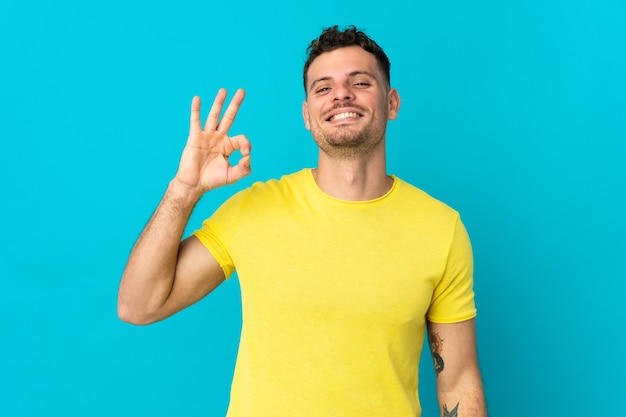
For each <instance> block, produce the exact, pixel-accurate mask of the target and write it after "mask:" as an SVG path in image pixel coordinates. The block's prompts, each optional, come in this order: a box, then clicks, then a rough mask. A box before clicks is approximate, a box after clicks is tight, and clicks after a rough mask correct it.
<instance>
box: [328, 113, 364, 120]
mask: <svg viewBox="0 0 626 417" xmlns="http://www.w3.org/2000/svg"><path fill="white" fill-rule="evenodd" d="M358 117H361V115H360V114H359V113H355V112H352V111H348V112H343V113H338V114H335V115H333V116H331V117H330V118H329V119H328V121H329V122H333V121H335V120H340V119H348V118H351V119H356V118H358Z"/></svg>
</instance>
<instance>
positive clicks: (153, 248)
mask: <svg viewBox="0 0 626 417" xmlns="http://www.w3.org/2000/svg"><path fill="white" fill-rule="evenodd" d="M199 198H200V195H199V194H198V193H197V192H194V191H192V190H190V189H189V188H188V187H186V186H185V185H184V184H181V183H180V182H178V181H177V180H176V179H174V180H172V181H171V182H170V184H169V186H168V188H167V191H166V192H165V195H164V196H163V199H162V200H161V202H160V204H159V206H158V207H157V209H156V210H155V212H154V214H153V215H152V217H151V219H150V221H149V222H148V224H147V225H146V227H145V229H144V230H143V232H142V233H141V235H140V236H139V239H138V240H137V242H136V243H135V246H134V248H133V249H132V251H131V254H130V256H129V259H128V263H127V265H126V268H125V270H124V273H123V275H122V280H121V283H120V288H119V294H118V314H119V316H120V318H121V319H122V320H124V321H128V322H132V323H136V324H143V323H148V322H150V321H152V320H151V319H150V316H151V314H152V313H153V312H155V311H157V310H158V309H159V307H161V306H162V305H163V304H164V303H165V301H166V300H167V297H168V295H169V294H170V292H171V290H172V286H173V283H174V279H175V274H176V263H177V259H178V250H179V247H180V241H181V238H182V235H183V232H184V229H185V226H186V224H187V222H188V220H189V217H190V216H191V212H192V211H193V208H194V206H195V204H196V203H197V201H198V200H199Z"/></svg>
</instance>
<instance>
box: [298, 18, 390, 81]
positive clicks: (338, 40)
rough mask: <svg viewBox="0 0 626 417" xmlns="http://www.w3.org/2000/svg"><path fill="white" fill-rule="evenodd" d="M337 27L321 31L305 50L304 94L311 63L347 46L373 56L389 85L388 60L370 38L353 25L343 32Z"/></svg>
mask: <svg viewBox="0 0 626 417" xmlns="http://www.w3.org/2000/svg"><path fill="white" fill-rule="evenodd" d="M338 28H339V26H337V25H335V26H331V27H329V28H326V29H324V30H323V31H322V34H321V35H320V36H319V38H317V39H314V40H313V41H311V44H310V45H309V47H308V48H307V50H306V53H307V55H308V56H307V60H306V62H305V63H304V72H303V77H302V78H303V80H304V92H305V93H306V92H307V91H306V88H307V86H306V83H307V71H308V70H309V67H310V66H311V63H312V62H313V61H314V60H315V59H316V58H317V57H318V56H320V55H322V54H323V53H324V52H331V51H334V50H335V49H339V48H345V47H347V46H360V47H361V48H363V49H364V50H366V51H367V52H369V53H371V54H372V55H374V57H375V58H376V62H377V63H378V67H379V68H380V70H381V72H382V73H383V75H384V76H385V78H386V81H387V84H388V85H390V82H391V80H390V67H391V64H390V62H389V58H387V55H386V54H385V51H383V48H381V47H380V46H379V45H378V44H377V43H376V42H375V41H374V40H373V39H372V38H370V37H369V36H367V35H366V34H365V32H363V31H361V30H359V29H357V28H356V27H355V26H354V25H350V26H348V27H347V28H346V29H345V30H343V31H341V30H339V29H338Z"/></svg>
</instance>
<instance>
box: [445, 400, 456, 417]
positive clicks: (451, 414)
mask: <svg viewBox="0 0 626 417" xmlns="http://www.w3.org/2000/svg"><path fill="white" fill-rule="evenodd" d="M458 413H459V403H456V406H455V407H454V408H453V409H452V411H448V407H447V406H446V405H445V404H444V405H443V417H457V416H458V415H459V414H458Z"/></svg>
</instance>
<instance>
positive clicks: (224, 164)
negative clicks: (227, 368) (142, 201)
mask: <svg viewBox="0 0 626 417" xmlns="http://www.w3.org/2000/svg"><path fill="white" fill-rule="evenodd" d="M243 97H244V92H243V90H239V91H237V93H236V94H235V96H234V97H233V99H232V101H231V103H230V105H229V106H228V108H227V109H226V111H225V112H224V115H223V117H222V119H221V120H219V115H220V112H221V110H222V107H223V105H224V101H225V99H226V91H225V90H220V91H219V92H218V95H217V97H216V98H215V101H214V102H213V106H212V107H211V110H210V112H209V116H208V118H207V121H206V124H205V127H204V128H202V126H201V122H200V100H199V98H197V97H196V98H194V100H193V102H192V107H191V122H190V129H189V139H188V141H187V145H186V146H185V149H184V151H183V155H182V157H181V161H180V165H179V168H178V172H177V173H176V176H175V178H174V179H173V180H172V181H171V182H170V184H169V186H168V188H167V191H166V192H165V195H164V197H163V199H162V200H161V203H160V204H159V206H158V207H157V209H156V211H155V212H154V214H153V216H152V218H151V219H150V221H149V222H148V224H147V226H146V227H145V229H144V230H143V232H142V233H141V235H140V237H139V239H138V240H137V242H136V243H135V246H134V247H133V250H132V251H131V254H130V256H129V259H128V263H127V265H126V268H125V270H124V273H123V275H122V280H121V282H120V287H119V293H118V314H119V317H120V318H121V319H122V320H124V321H127V322H130V323H134V324H149V323H153V322H155V321H159V320H162V319H164V318H166V317H169V316H170V315H172V314H174V313H176V312H177V311H179V310H181V309H183V308H185V307H187V306H189V305H191V304H193V303H195V302H196V301H198V300H200V299H201V298H202V297H204V296H205V295H207V294H208V293H209V292H211V291H212V290H213V289H215V288H216V287H217V286H218V285H219V284H220V283H221V282H222V281H223V280H224V273H223V271H222V269H221V267H220V265H219V264H218V263H217V261H216V260H215V259H214V258H213V256H211V254H210V252H209V251H208V250H207V249H206V248H205V247H204V245H203V244H202V243H200V241H199V240H197V239H196V238H195V237H189V238H187V239H185V240H184V241H182V242H181V238H182V235H183V232H184V229H185V226H186V224H187V222H188V220H189V217H190V216H191V212H192V211H193V208H194V206H195V205H196V203H197V202H198V201H199V200H200V197H202V195H203V194H204V193H205V192H207V191H209V190H211V189H214V188H217V187H220V186H222V185H226V184H232V183H234V182H235V181H237V180H239V179H240V178H242V177H244V176H246V175H248V174H249V173H250V143H249V142H248V140H247V138H246V137H245V136H243V135H239V136H235V137H228V129H230V127H231V125H232V123H233V121H234V119H235V115H236V114H237V111H238V110H239V106H240V104H241V102H242V101H243ZM235 150H239V151H240V152H241V155H242V158H241V160H240V161H239V162H238V163H237V164H236V165H234V166H231V165H230V162H229V161H228V157H229V156H230V155H231V154H232V153H233V152H234V151H235Z"/></svg>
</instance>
